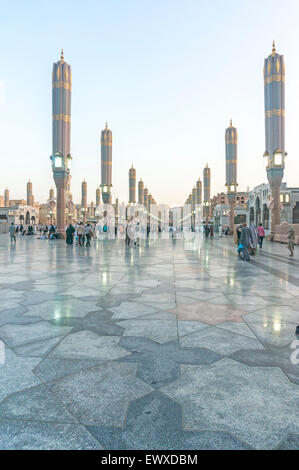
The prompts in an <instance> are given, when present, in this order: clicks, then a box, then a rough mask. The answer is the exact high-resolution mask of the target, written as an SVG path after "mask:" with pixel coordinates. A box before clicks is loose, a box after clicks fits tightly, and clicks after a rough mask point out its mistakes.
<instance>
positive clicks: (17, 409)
mask: <svg viewBox="0 0 299 470" xmlns="http://www.w3.org/2000/svg"><path fill="white" fill-rule="evenodd" d="M0 416H1V418H14V419H22V420H26V421H30V420H31V421H47V422H57V423H76V422H77V421H76V419H75V418H74V417H73V415H72V414H71V413H70V412H69V411H68V410H67V409H66V408H64V407H63V406H62V405H61V403H59V401H58V400H57V399H56V398H55V397H54V395H53V394H52V393H51V392H50V391H49V390H48V389H47V387H45V385H38V386H36V387H33V388H27V389H26V390H22V391H21V392H17V393H13V394H12V395H10V396H8V397H7V398H6V399H5V400H3V401H2V403H0Z"/></svg>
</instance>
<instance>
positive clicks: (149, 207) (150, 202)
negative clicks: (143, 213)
mask: <svg viewBox="0 0 299 470" xmlns="http://www.w3.org/2000/svg"><path fill="white" fill-rule="evenodd" d="M152 205H153V196H152V195H151V194H149V195H148V210H149V211H150V210H151V206H152Z"/></svg>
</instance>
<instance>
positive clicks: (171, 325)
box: [117, 318, 177, 343]
mask: <svg viewBox="0 0 299 470" xmlns="http://www.w3.org/2000/svg"><path fill="white" fill-rule="evenodd" d="M117 324H118V325H119V326H121V327H122V328H124V329H125V331H124V336H142V337H146V338H149V339H152V340H153V341H157V342H158V343H166V342H168V341H170V340H172V339H174V338H177V325H176V322H175V321H173V319H172V320H163V319H160V320H151V319H149V320H148V319H143V318H142V319H141V318H137V319H134V320H124V321H120V322H118V323H117Z"/></svg>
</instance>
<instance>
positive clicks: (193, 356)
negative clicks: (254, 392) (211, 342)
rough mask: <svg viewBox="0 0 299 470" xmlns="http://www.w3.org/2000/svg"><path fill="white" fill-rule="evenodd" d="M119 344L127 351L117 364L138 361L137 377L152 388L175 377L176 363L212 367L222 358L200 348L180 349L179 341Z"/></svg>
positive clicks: (127, 340) (142, 340)
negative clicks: (210, 365)
mask: <svg viewBox="0 0 299 470" xmlns="http://www.w3.org/2000/svg"><path fill="white" fill-rule="evenodd" d="M119 345H120V346H121V347H122V348H124V349H127V350H128V351H130V352H131V353H132V354H131V355H130V356H125V357H123V358H121V359H118V361H121V362H138V371H137V376H138V377H140V378H141V379H142V380H143V381H144V382H146V383H148V384H150V385H151V386H152V387H154V388H159V387H162V386H163V385H166V384H168V383H170V382H173V381H174V380H176V379H177V378H178V374H179V364H211V363H213V362H215V361H218V360H219V359H221V358H222V356H220V355H219V354H217V353H215V352H214V351H209V350H208V349H203V348H194V349H191V348H180V347H179V345H178V342H177V341H176V340H175V341H170V342H168V343H164V344H160V343H157V342H155V341H152V340H150V339H148V338H139V337H130V336H127V337H123V338H122V339H121V341H120V343H119Z"/></svg>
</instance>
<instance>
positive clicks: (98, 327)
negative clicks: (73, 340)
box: [50, 311, 125, 336]
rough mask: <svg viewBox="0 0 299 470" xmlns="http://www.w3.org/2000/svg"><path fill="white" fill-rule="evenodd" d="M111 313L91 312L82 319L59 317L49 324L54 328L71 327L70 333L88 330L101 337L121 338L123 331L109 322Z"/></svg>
mask: <svg viewBox="0 0 299 470" xmlns="http://www.w3.org/2000/svg"><path fill="white" fill-rule="evenodd" d="M111 317H112V313H111V312H107V311H99V312H91V313H89V314H87V315H86V317H84V318H78V317H61V318H59V319H54V320H51V321H50V323H52V325H55V326H69V327H72V331H71V332H72V333H75V332H78V331H81V330H90V331H93V332H94V333H97V334H98V335H100V336H102V335H105V336H121V335H122V334H123V332H124V331H125V329H124V328H122V327H121V326H119V325H116V324H115V322H114V321H112V320H111Z"/></svg>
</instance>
